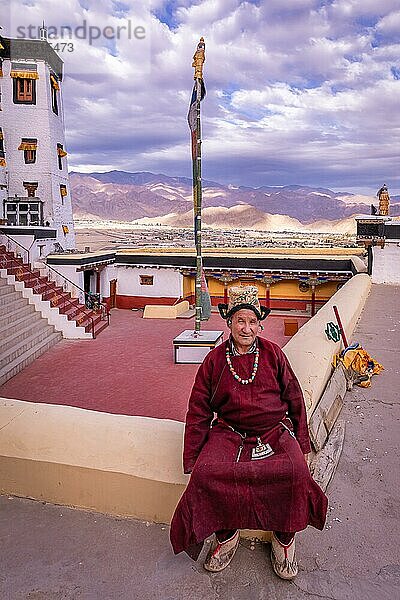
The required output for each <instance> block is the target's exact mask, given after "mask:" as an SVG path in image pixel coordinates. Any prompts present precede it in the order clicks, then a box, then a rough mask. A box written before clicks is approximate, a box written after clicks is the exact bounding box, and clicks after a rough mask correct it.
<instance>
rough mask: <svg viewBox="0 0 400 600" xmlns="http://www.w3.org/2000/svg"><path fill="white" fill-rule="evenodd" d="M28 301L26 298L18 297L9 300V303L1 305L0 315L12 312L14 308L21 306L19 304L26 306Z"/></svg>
mask: <svg viewBox="0 0 400 600" xmlns="http://www.w3.org/2000/svg"><path fill="white" fill-rule="evenodd" d="M27 304H29V303H28V298H22V297H21V298H18V299H17V300H14V302H10V304H5V305H4V306H2V307H1V310H0V316H1V317H5V316H6V315H8V314H13V313H14V311H15V310H17V309H18V308H21V306H26V305H27Z"/></svg>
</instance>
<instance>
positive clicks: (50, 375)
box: [0, 309, 308, 421]
mask: <svg viewBox="0 0 400 600" xmlns="http://www.w3.org/2000/svg"><path fill="white" fill-rule="evenodd" d="M283 318H284V317H281V316H269V317H268V318H267V320H266V321H265V331H264V332H263V334H262V335H263V336H264V337H267V338H269V339H271V340H272V341H274V342H276V343H277V344H279V345H280V346H283V345H284V344H285V343H286V342H287V341H288V340H289V338H288V337H285V336H284V331H283ZM296 318H297V319H298V322H299V325H303V323H304V322H306V321H307V320H308V319H307V318H304V317H296ZM193 327H194V320H193V319H190V320H186V319H185V320H184V319H179V320H164V319H157V320H152V319H143V318H142V312H141V311H140V312H139V311H138V312H133V311H130V310H118V309H114V310H112V311H111V322H110V327H108V328H107V329H105V330H104V331H103V332H102V333H101V334H100V335H99V337H98V338H97V339H96V340H62V341H61V342H59V343H58V344H57V345H56V346H54V347H53V348H51V349H50V350H48V351H47V352H46V353H45V354H43V355H42V356H41V357H40V358H38V359H37V360H36V361H35V362H34V363H32V364H31V365H30V366H29V367H27V368H26V369H24V370H23V371H21V372H20V373H18V374H17V375H16V376H15V377H13V378H12V379H10V380H9V381H7V382H6V383H5V384H4V385H3V386H1V387H0V396H2V397H5V398H15V399H18V400H28V401H31V402H45V403H48V404H65V405H68V406H76V407H79V408H86V409H90V410H96V411H101V412H108V413H115V414H125V415H139V416H146V417H156V418H160V419H175V420H178V421H184V419H185V414H186V407H187V400H188V397H189V394H190V390H191V387H192V384H193V380H194V376H195V373H196V371H197V368H198V365H176V364H174V362H173V349H172V340H173V338H174V337H176V336H177V335H178V334H179V333H181V332H182V331H183V330H184V329H191V328H193ZM202 329H209V330H218V329H219V330H224V331H225V332H226V335H225V336H224V339H226V336H227V335H228V329H227V328H226V327H225V326H224V321H223V320H222V319H221V318H220V317H219V316H218V315H217V314H213V315H212V316H211V319H210V320H209V321H208V322H207V323H204V324H203V327H202Z"/></svg>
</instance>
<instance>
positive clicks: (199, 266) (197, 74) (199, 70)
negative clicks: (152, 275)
mask: <svg viewBox="0 0 400 600" xmlns="http://www.w3.org/2000/svg"><path fill="white" fill-rule="evenodd" d="M204 60H205V43H204V38H200V42H199V43H198V44H197V49H196V52H195V54H194V56H193V63H192V67H194V81H195V83H194V88H193V95H192V102H191V106H190V109H189V125H190V128H191V130H192V159H193V207H194V237H195V246H196V284H195V308H196V317H195V331H196V332H198V331H200V326H201V320H202V319H201V316H202V301H201V300H202V294H201V292H202V272H203V259H202V255H201V202H202V183H201V113H200V102H201V100H202V99H203V97H204V95H205V88H204V82H203V63H204ZM193 109H194V110H195V121H194V119H193V116H194V115H193V112H194V110H193ZM191 111H192V119H190V112H191Z"/></svg>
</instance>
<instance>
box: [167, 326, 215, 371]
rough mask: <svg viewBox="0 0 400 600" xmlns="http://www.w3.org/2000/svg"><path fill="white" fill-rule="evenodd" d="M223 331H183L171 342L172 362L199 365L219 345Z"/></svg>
mask: <svg viewBox="0 0 400 600" xmlns="http://www.w3.org/2000/svg"><path fill="white" fill-rule="evenodd" d="M223 337H224V332H223V331H193V330H192V329H185V331H182V333H180V334H179V335H178V336H176V338H175V339H174V341H173V345H174V362H175V363H188V364H200V363H202V362H203V360H204V358H205V357H206V356H207V354H208V353H209V352H210V350H212V349H213V348H215V346H218V344H221V343H222V341H223Z"/></svg>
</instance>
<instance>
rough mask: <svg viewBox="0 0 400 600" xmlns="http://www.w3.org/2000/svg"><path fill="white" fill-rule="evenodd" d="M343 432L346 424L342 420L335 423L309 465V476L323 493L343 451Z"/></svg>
mask: <svg viewBox="0 0 400 600" xmlns="http://www.w3.org/2000/svg"><path fill="white" fill-rule="evenodd" d="M345 431H346V422H345V420H344V419H339V420H338V421H337V422H336V425H335V427H334V428H333V430H332V432H331V434H330V436H329V440H328V442H327V443H326V445H325V447H324V448H323V450H321V451H320V452H318V454H317V455H316V456H315V458H314V460H313V462H312V463H311V466H310V471H311V474H312V476H313V478H314V479H315V481H316V482H317V483H318V485H319V486H320V487H321V489H322V490H323V491H324V492H325V491H326V489H327V487H328V485H329V482H330V481H331V480H332V477H333V475H334V473H335V471H336V468H337V465H338V463H339V458H340V455H341V454H342V449H343V443H344V435H345Z"/></svg>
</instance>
